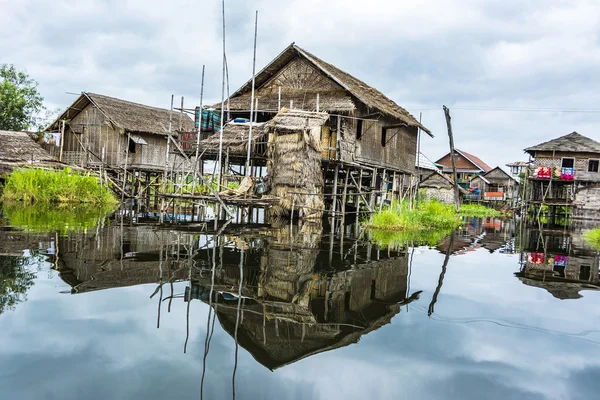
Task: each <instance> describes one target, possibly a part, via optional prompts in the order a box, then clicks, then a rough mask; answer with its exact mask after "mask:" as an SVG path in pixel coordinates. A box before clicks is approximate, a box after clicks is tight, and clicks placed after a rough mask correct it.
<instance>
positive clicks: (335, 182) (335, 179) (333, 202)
mask: <svg viewBox="0 0 600 400" xmlns="http://www.w3.org/2000/svg"><path fill="white" fill-rule="evenodd" d="M339 172H340V167H339V165H337V164H336V166H335V170H334V173H333V192H332V193H331V215H332V216H333V217H334V218H335V209H336V203H337V190H338V174H339Z"/></svg>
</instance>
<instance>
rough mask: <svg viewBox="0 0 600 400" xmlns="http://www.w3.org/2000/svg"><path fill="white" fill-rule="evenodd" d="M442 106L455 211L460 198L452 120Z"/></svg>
mask: <svg viewBox="0 0 600 400" xmlns="http://www.w3.org/2000/svg"><path fill="white" fill-rule="evenodd" d="M443 108H444V115H445V116H446V126H447V127H448V139H449V141H450V158H451V159H452V174H453V175H454V202H455V203H456V204H455V206H456V213H457V214H458V213H459V212H460V199H459V192H458V175H457V174H456V156H455V154H454V137H453V135H452V122H451V117H450V109H449V108H448V107H446V106H443Z"/></svg>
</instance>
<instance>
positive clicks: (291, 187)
mask: <svg viewBox="0 0 600 400" xmlns="http://www.w3.org/2000/svg"><path fill="white" fill-rule="evenodd" d="M328 119H329V115H328V114H327V113H317V112H307V111H301V110H287V109H282V110H281V111H280V112H279V113H278V114H277V115H276V116H275V117H274V118H273V119H272V120H271V121H270V122H269V123H268V124H267V126H266V128H265V131H266V133H267V134H268V135H269V139H268V141H269V147H268V160H269V164H268V168H267V169H268V173H269V181H270V182H269V186H270V188H271V189H270V192H271V195H274V196H277V197H278V198H280V202H279V204H278V205H276V206H274V207H273V208H272V212H273V214H274V215H279V216H282V215H290V214H291V213H293V212H298V215H299V216H300V217H301V218H305V219H318V218H321V216H322V214H323V210H324V207H325V206H324V202H323V174H322V172H321V153H322V151H323V148H322V144H321V131H322V128H323V124H325V122H326V121H327V120H328Z"/></svg>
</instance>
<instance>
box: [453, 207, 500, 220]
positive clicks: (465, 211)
mask: <svg viewBox="0 0 600 400" xmlns="http://www.w3.org/2000/svg"><path fill="white" fill-rule="evenodd" d="M460 215H462V216H465V217H480V218H481V217H499V216H501V215H502V213H501V212H500V211H498V210H495V209H493V208H490V207H486V206H483V205H481V204H463V205H462V206H460Z"/></svg>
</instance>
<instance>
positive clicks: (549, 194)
mask: <svg viewBox="0 0 600 400" xmlns="http://www.w3.org/2000/svg"><path fill="white" fill-rule="evenodd" d="M525 152H527V153H529V155H530V156H531V159H532V164H533V166H532V169H533V173H532V175H531V176H530V177H529V185H528V186H529V190H528V191H529V193H528V199H527V201H528V202H529V204H533V205H534V206H538V205H541V204H545V205H548V206H551V207H552V208H554V207H556V206H565V205H566V206H574V207H575V208H576V209H577V210H578V211H581V212H584V213H585V212H587V211H597V210H599V209H600V143H599V142H597V141H595V140H593V139H590V138H588V137H586V136H583V135H581V134H579V133H577V132H573V133H570V134H568V135H565V136H561V137H559V138H556V139H553V140H550V141H548V142H544V143H540V144H538V145H536V146H532V147H528V148H526V149H525Z"/></svg>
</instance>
